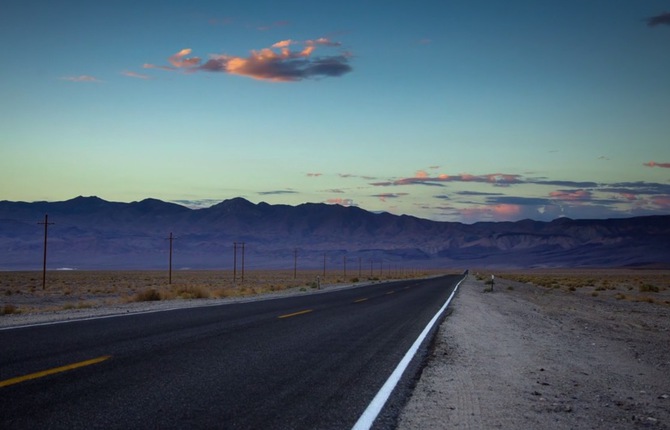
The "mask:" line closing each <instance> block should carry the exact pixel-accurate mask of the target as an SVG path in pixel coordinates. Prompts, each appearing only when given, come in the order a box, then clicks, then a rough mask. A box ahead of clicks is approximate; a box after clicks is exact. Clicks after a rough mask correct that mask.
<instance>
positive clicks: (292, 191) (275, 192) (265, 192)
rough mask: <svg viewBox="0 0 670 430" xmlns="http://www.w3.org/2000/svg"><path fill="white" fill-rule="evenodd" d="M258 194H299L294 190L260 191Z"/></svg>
mask: <svg viewBox="0 0 670 430" xmlns="http://www.w3.org/2000/svg"><path fill="white" fill-rule="evenodd" d="M258 194H260V195H261V196H270V195H280V194H298V192H297V191H294V190H272V191H259V192H258Z"/></svg>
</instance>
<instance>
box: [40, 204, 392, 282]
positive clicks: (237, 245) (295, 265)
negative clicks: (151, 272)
mask: <svg viewBox="0 0 670 430" xmlns="http://www.w3.org/2000/svg"><path fill="white" fill-rule="evenodd" d="M37 224H40V225H44V258H43V261H42V290H44V289H46V273H47V237H48V230H49V226H50V225H54V224H55V223H53V222H49V215H48V214H45V215H44V221H43V222H38V223H37ZM175 239H177V238H176V237H175V236H174V235H173V234H172V232H170V236H169V237H167V238H166V239H165V240H168V241H169V242H170V252H169V260H168V284H172V247H173V242H174V240H175ZM244 245H245V243H244V242H233V282H237V250H238V249H240V250H241V254H242V259H241V260H242V270H241V282H244ZM374 263H375V260H370V277H372V276H373V270H374ZM342 268H343V276H344V278H345V279H346V277H347V256H346V255H343V256H342ZM396 270H397V268H396ZM362 271H363V259H362V257H358V277H359V278H361V277H362ZM389 271H391V269H390V268H389ZM383 274H384V262H383V261H379V276H380V277H382V276H383ZM297 277H298V248H295V249H294V250H293V279H296V278H297ZM325 277H326V253H325V252H324V253H323V278H324V279H325Z"/></svg>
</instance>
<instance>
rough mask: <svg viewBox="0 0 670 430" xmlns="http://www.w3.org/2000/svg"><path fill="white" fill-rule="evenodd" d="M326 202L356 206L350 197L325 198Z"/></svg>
mask: <svg viewBox="0 0 670 430" xmlns="http://www.w3.org/2000/svg"><path fill="white" fill-rule="evenodd" d="M326 203H328V204H331V205H340V206H356V204H355V203H354V201H353V200H352V199H342V198H333V199H328V200H326Z"/></svg>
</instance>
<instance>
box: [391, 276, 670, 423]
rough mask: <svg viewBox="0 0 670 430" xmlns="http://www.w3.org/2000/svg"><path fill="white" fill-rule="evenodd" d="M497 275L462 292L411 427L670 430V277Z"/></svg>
mask: <svg viewBox="0 0 670 430" xmlns="http://www.w3.org/2000/svg"><path fill="white" fill-rule="evenodd" d="M490 274H491V272H483V271H482V272H481V275H479V276H478V275H475V276H470V277H469V278H468V280H466V281H465V282H463V284H461V288H460V290H459V293H458V295H457V296H456V298H455V300H454V301H453V302H452V305H451V306H450V308H451V313H450V314H449V316H447V317H446V319H445V321H444V322H443V323H442V325H441V326H440V329H439V331H438V334H437V336H436V339H435V343H434V349H433V350H432V353H431V355H430V357H429V359H428V361H427V365H426V367H425V368H424V369H423V372H422V375H421V377H420V379H419V380H418V382H417V385H416V388H415V389H414V391H413V395H412V397H411V398H410V400H409V401H408V403H407V405H406V407H405V409H404V411H403V413H402V416H401V418H400V423H399V428H400V429H403V430H410V429H411V430H414V429H445V428H463V429H488V428H502V429H528V428H533V429H635V428H654V429H670V272H667V271H647V270H616V271H612V270H579V271H567V270H553V271H548V270H545V271H525V272H517V273H496V277H495V284H494V285H493V290H492V291H491V290H490V287H491V286H490V285H487V284H486V283H485V281H487V280H489V279H490Z"/></svg>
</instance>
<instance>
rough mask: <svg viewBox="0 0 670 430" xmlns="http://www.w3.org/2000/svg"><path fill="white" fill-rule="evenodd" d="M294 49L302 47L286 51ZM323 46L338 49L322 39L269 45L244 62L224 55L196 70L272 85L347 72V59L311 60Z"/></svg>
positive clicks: (240, 58) (326, 58) (236, 57)
mask: <svg viewBox="0 0 670 430" xmlns="http://www.w3.org/2000/svg"><path fill="white" fill-rule="evenodd" d="M294 45H303V48H302V49H300V50H295V51H292V50H291V49H290V47H291V46H294ZM323 45H325V46H339V44H338V43H336V42H331V41H329V40H328V39H325V38H321V39H316V40H308V41H306V42H296V41H293V40H291V39H287V40H282V41H279V42H277V43H275V44H273V45H272V46H271V47H270V48H263V49H261V50H259V51H251V54H250V55H249V56H248V57H246V58H244V57H238V56H233V55H227V54H216V55H211V56H210V59H209V60H208V61H207V62H206V63H205V64H203V65H202V66H201V67H200V69H201V70H205V71H209V72H225V73H229V74H232V75H240V76H246V77H249V78H253V79H260V80H266V81H274V82H292V81H299V80H302V79H306V78H318V77H335V76H342V75H344V74H345V73H348V72H350V71H351V66H349V64H348V62H349V56H348V55H334V56H328V57H312V54H313V53H314V51H315V50H316V47H317V46H323Z"/></svg>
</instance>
